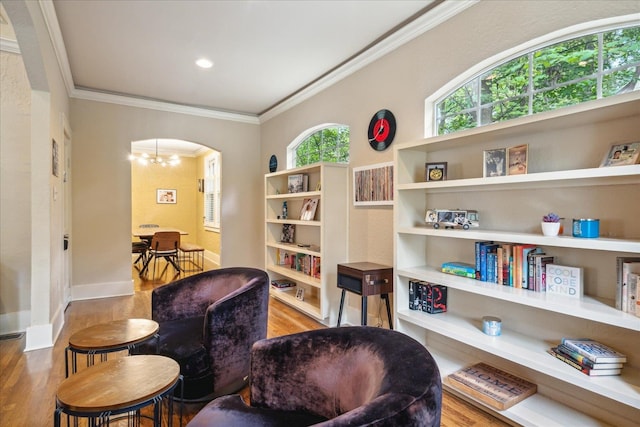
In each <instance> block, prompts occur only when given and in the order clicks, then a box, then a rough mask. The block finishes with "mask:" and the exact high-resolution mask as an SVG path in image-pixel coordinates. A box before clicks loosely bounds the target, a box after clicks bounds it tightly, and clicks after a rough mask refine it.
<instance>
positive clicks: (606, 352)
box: [562, 338, 627, 363]
mask: <svg viewBox="0 0 640 427" xmlns="http://www.w3.org/2000/svg"><path fill="white" fill-rule="evenodd" d="M562 344H564V345H565V346H567V347H568V348H570V349H571V350H573V351H576V352H578V353H580V354H581V355H583V356H584V357H585V358H587V359H589V360H591V361H592V362H595V363H625V362H626V361H627V356H625V355H624V354H622V353H620V352H618V351H616V350H614V349H613V348H611V347H609V346H607V345H605V344H602V343H600V342H598V341H594V340H592V339H590V338H562Z"/></svg>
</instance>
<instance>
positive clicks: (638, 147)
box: [600, 142, 640, 168]
mask: <svg viewBox="0 0 640 427" xmlns="http://www.w3.org/2000/svg"><path fill="white" fill-rule="evenodd" d="M638 162H640V142H628V143H625V144H613V145H612V146H611V148H609V152H608V153H607V155H606V156H605V158H604V159H602V162H601V163H600V167H601V168H602V167H607V166H624V165H635V164H636V163H638Z"/></svg>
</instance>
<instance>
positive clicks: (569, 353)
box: [554, 344, 623, 369]
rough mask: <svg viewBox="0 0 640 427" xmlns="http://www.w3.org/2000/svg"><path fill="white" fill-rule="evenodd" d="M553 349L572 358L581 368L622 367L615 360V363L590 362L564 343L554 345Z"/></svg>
mask: <svg viewBox="0 0 640 427" xmlns="http://www.w3.org/2000/svg"><path fill="white" fill-rule="evenodd" d="M554 349H557V350H556V351H557V352H559V353H562V354H563V355H565V356H566V357H568V358H570V359H571V360H573V361H574V362H576V363H578V364H579V365H580V366H582V367H583V368H589V369H622V366H623V364H622V363H618V362H615V363H603V362H600V363H595V362H592V361H591V360H589V359H587V358H586V357H584V356H583V355H581V354H580V353H578V352H577V351H574V350H571V349H570V348H569V347H567V346H566V345H564V344H560V345H559V346H557V347H554Z"/></svg>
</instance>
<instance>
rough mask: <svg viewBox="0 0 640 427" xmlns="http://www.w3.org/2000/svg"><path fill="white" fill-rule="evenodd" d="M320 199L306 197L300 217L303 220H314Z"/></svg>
mask: <svg viewBox="0 0 640 427" xmlns="http://www.w3.org/2000/svg"><path fill="white" fill-rule="evenodd" d="M319 201H320V199H304V201H303V202H302V209H300V219H301V220H302V221H313V219H314V218H315V217H316V209H317V208H318V202H319Z"/></svg>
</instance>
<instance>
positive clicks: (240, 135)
mask: <svg viewBox="0 0 640 427" xmlns="http://www.w3.org/2000/svg"><path fill="white" fill-rule="evenodd" d="M71 126H72V129H73V155H72V163H73V165H74V179H73V226H74V235H75V240H74V252H73V286H72V295H73V298H74V299H76V298H95V297H99V296H107V295H114V294H123V293H131V292H132V289H133V288H132V282H131V255H130V253H131V218H132V217H131V215H132V203H131V165H130V163H129V160H128V159H127V155H128V153H129V151H130V149H131V141H136V140H143V139H153V138H174V139H183V140H186V141H190V142H194V143H197V144H201V145H204V146H206V147H209V148H213V149H216V150H218V151H220V152H221V153H222V198H223V199H222V203H221V207H222V231H223V233H222V239H221V249H220V254H221V260H220V261H221V265H222V266H232V265H246V266H261V265H262V257H261V253H262V252H261V250H260V248H259V247H258V246H257V245H256V244H255V239H256V237H255V236H257V235H260V227H261V207H262V204H263V203H262V191H261V189H262V185H261V183H262V175H261V171H260V168H259V166H258V163H259V160H260V159H259V150H258V149H257V147H259V129H258V126H257V125H251V124H246V123H239V122H232V121H223V120H216V119H210V118H204V117H196V116H190V115H185V114H178V113H170V112H162V111H156V110H149V109H143V108H135V107H126V106H121V105H115V104H107V103H101V102H94V101H86V100H78V99H74V100H72V102H71ZM189 179H190V180H192V184H189V185H191V186H192V188H193V189H196V188H197V187H196V177H195V176H194V175H191V178H189ZM180 197H181V193H179V194H178V198H179V199H180ZM191 229H193V228H191ZM194 233H196V232H195V231H194ZM97 236H106V237H107V238H108V239H109V243H108V245H105V244H103V243H102V242H101V241H100V239H98V238H97ZM96 254H100V255H99V256H96Z"/></svg>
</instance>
